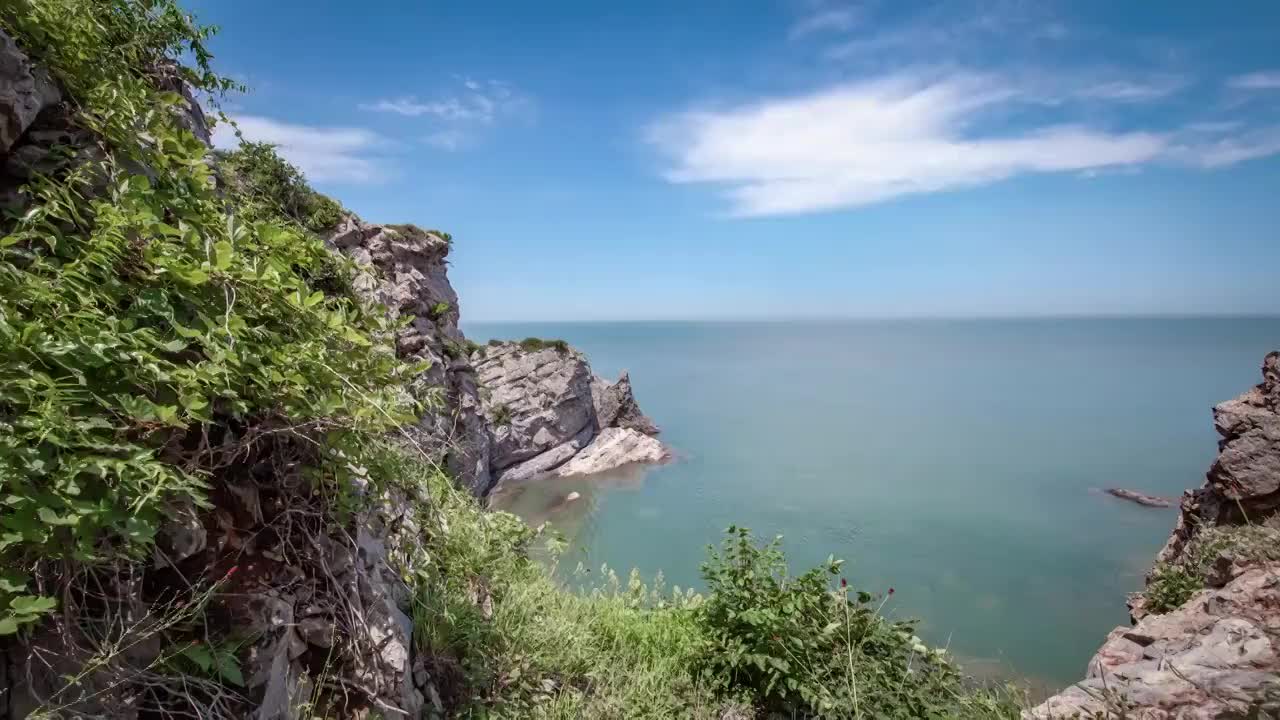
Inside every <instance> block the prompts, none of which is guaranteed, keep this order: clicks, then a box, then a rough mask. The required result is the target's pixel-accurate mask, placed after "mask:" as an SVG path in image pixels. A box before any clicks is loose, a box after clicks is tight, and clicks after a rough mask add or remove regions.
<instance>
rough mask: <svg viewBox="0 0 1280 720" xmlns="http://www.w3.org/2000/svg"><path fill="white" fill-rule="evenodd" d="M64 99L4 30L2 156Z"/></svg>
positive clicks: (0, 34)
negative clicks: (43, 113) (42, 113)
mask: <svg viewBox="0 0 1280 720" xmlns="http://www.w3.org/2000/svg"><path fill="white" fill-rule="evenodd" d="M61 99H62V94H61V93H60V92H59V91H58V87H57V85H55V84H54V82H53V80H52V79H51V78H50V77H49V75H48V73H46V72H44V70H42V69H40V68H38V67H35V66H33V65H32V64H31V60H30V59H29V58H28V57H27V55H26V53H24V52H22V50H20V49H19V48H18V45H17V43H15V42H14V41H13V38H12V37H10V36H9V34H8V33H6V32H4V31H3V30H0V153H6V152H8V151H9V149H10V148H11V147H13V145H14V143H16V142H17V141H18V138H20V137H22V134H23V133H24V132H26V130H27V128H28V127H30V125H31V123H33V122H35V119H36V116H37V115H39V114H40V112H41V111H42V110H44V109H45V108H47V107H50V106H52V105H54V104H55V103H57V102H58V101H59V100H61Z"/></svg>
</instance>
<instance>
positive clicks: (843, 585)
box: [840, 578, 849, 588]
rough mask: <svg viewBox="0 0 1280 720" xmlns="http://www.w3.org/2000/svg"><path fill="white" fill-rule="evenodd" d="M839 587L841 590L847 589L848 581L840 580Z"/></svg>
mask: <svg viewBox="0 0 1280 720" xmlns="http://www.w3.org/2000/svg"><path fill="white" fill-rule="evenodd" d="M840 587H842V588H847V587H849V581H848V580H845V579H844V578H840Z"/></svg>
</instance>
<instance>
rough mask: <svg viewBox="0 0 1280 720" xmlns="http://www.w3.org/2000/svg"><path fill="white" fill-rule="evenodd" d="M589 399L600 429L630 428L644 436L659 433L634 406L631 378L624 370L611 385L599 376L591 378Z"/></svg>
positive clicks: (651, 421)
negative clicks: (594, 409)
mask: <svg viewBox="0 0 1280 720" xmlns="http://www.w3.org/2000/svg"><path fill="white" fill-rule="evenodd" d="M591 399H592V402H593V404H594V405H595V408H596V421H597V423H598V424H599V425H600V427H602V428H608V427H620V428H631V429H632V430H637V431H639V432H641V433H644V434H645V435H657V434H658V433H659V432H661V431H660V430H659V429H658V426H657V425H655V424H654V422H653V420H650V419H649V416H647V415H645V414H644V412H642V411H641V410H640V406H639V405H637V404H636V398H635V395H634V394H633V393H632V391H631V376H630V375H629V374H628V373H627V372H626V371H625V370H624V371H622V374H621V375H619V376H618V380H617V381H616V382H614V383H613V384H610V383H609V382H607V381H606V380H604V379H603V378H601V377H599V376H596V377H593V378H592V379H591Z"/></svg>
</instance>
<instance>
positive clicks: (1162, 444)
mask: <svg viewBox="0 0 1280 720" xmlns="http://www.w3.org/2000/svg"><path fill="white" fill-rule="evenodd" d="M463 329H464V330H465V332H466V333H467V335H468V337H470V338H471V339H473V340H476V341H479V342H484V341H487V340H489V339H491V338H502V339H520V338H524V337H530V336H533V337H541V338H547V339H551V338H562V339H564V340H567V341H568V342H570V343H571V344H572V345H574V346H575V347H577V348H579V349H580V350H582V351H583V352H585V353H586V355H587V357H588V358H589V359H590V362H591V365H592V368H593V370H594V371H595V372H596V373H597V374H599V375H602V376H604V377H606V378H610V379H612V378H613V377H616V376H617V374H618V373H619V372H621V371H622V370H624V369H626V370H628V371H630V374H631V381H632V385H633V387H634V389H635V394H636V397H637V399H638V401H639V404H640V406H641V407H642V408H643V409H644V411H645V412H646V413H647V414H649V415H650V416H651V417H652V418H653V419H654V420H655V421H656V422H657V423H658V424H659V425H660V426H661V427H662V430H663V432H662V439H663V440H665V441H666V442H667V443H668V444H669V445H671V446H672V447H673V448H674V449H675V451H676V453H677V454H678V459H677V460H676V462H674V463H672V464H669V465H666V466H662V467H657V468H651V469H636V468H631V469H627V470H625V471H622V472H618V473H612V474H606V475H602V476H597V477H590V478H575V479H557V480H550V481H537V482H532V483H528V484H525V485H523V486H518V487H512V488H505V489H503V491H502V492H501V493H500V494H499V495H498V496H497V497H496V498H495V500H494V504H495V505H496V506H498V507H500V508H503V509H507V510H510V511H512V512H515V513H516V514H518V515H520V516H522V517H523V518H525V519H526V520H527V521H528V522H530V523H531V524H534V525H537V524H541V523H543V522H550V523H551V525H552V527H554V528H556V529H557V530H558V531H560V532H561V533H562V534H563V535H564V538H565V540H567V541H568V545H567V549H566V550H565V551H564V554H563V555H562V557H561V558H560V560H559V563H558V565H557V567H558V568H562V569H563V568H567V567H572V566H576V565H577V563H578V562H582V563H583V564H584V565H585V566H586V567H589V568H598V567H599V566H600V565H601V564H607V565H608V566H609V567H611V568H615V569H617V570H618V571H619V572H620V573H624V574H625V573H626V572H628V571H629V570H631V569H632V568H635V569H638V570H639V572H640V573H641V575H642V576H643V577H645V578H649V579H652V578H653V577H655V576H656V575H657V573H659V572H661V573H662V575H663V577H664V579H665V582H666V584H667V586H668V587H670V586H673V585H679V586H681V587H693V588H695V589H696V588H699V587H701V579H700V575H699V566H700V564H701V563H702V562H703V560H704V559H705V557H706V548H707V546H708V545H709V544H715V543H718V542H719V541H720V539H721V538H722V537H723V533H724V530H725V529H726V528H727V527H728V526H730V525H738V526H746V527H749V528H751V529H752V531H753V532H755V533H756V534H757V535H759V536H760V537H762V538H773V537H775V536H781V537H782V544H783V547H784V549H785V550H786V553H787V556H788V560H789V562H790V563H791V566H792V568H793V569H794V570H796V571H799V570H803V569H804V568H807V567H809V566H812V565H814V564H817V563H819V562H822V561H823V560H824V559H825V558H827V556H828V555H834V556H835V557H837V558H843V559H845V560H846V565H845V568H844V570H845V576H846V577H847V578H848V581H849V583H850V585H851V586H854V587H856V588H858V589H861V590H866V591H868V592H872V593H875V594H885V593H887V592H888V589H889V588H893V589H894V593H893V594H892V596H891V597H890V599H889V601H888V602H887V604H886V605H885V607H884V610H883V612H885V613H886V614H889V615H892V616H893V617H895V618H902V619H905V618H916V619H918V620H919V634H920V635H921V637H923V638H925V639H926V640H928V641H929V642H931V643H933V644H937V645H940V646H946V647H947V648H948V649H949V650H950V652H951V653H952V654H953V656H955V657H956V658H958V659H959V660H960V662H961V663H963V664H964V665H965V666H966V669H968V670H969V671H970V672H971V673H974V674H976V675H978V676H980V677H985V678H994V679H1010V678H1012V679H1017V680H1019V681H1022V682H1025V683H1027V684H1029V685H1030V686H1031V687H1033V688H1038V689H1040V690H1043V691H1048V690H1053V689H1055V688H1059V687H1063V686H1065V685H1068V684H1070V683H1071V682H1073V681H1076V680H1078V679H1080V678H1081V677H1082V676H1083V673H1084V671H1085V667H1086V664H1087V662H1088V660H1089V658H1090V657H1091V656H1092V654H1093V653H1094V652H1095V650H1096V649H1097V648H1098V646H1099V645H1100V644H1101V643H1102V641H1103V638H1104V637H1105V636H1106V634H1107V632H1108V631H1110V630H1111V629H1112V628H1114V627H1115V626H1117V625H1121V624H1125V623H1127V620H1128V617H1127V613H1126V609H1125V604H1124V600H1125V595H1126V593H1129V592H1133V591H1136V590H1138V589H1140V588H1141V586H1142V578H1143V575H1144V574H1145V573H1146V571H1147V570H1148V568H1149V567H1150V565H1151V562H1152V559H1153V557H1154V555H1155V553H1156V551H1157V550H1159V548H1160V547H1161V545H1162V544H1163V542H1164V540H1165V538H1166V537H1167V536H1168V534H1169V531H1170V529H1171V527H1172V526H1173V523H1174V519H1175V517H1176V510H1172V509H1158V508H1149V507H1143V506H1139V505H1136V504H1133V503H1130V502H1126V501H1123V500H1119V499H1116V498H1114V497H1111V496H1108V495H1106V494H1104V493H1103V492H1102V489H1104V488H1108V487H1123V488H1130V489H1135V490H1140V491H1142V492H1146V493H1150V494H1155V495H1163V496H1168V497H1174V498H1176V497H1177V496H1178V495H1180V494H1181V493H1182V491H1183V490H1184V489H1186V488H1190V487H1197V486H1199V485H1200V484H1201V483H1202V482H1203V480H1204V473H1205V471H1206V470H1207V469H1208V467H1209V464H1210V463H1211V461H1212V460H1213V457H1214V454H1215V452H1216V450H1217V445H1216V443H1217V435H1216V433H1215V432H1214V429H1213V421H1212V414H1211V409H1212V407H1213V405H1214V404H1216V403H1218V402H1221V401H1224V400H1227V399H1230V398H1233V397H1235V396H1237V395H1239V394H1240V393H1241V392H1243V391H1245V390H1246V389H1247V388H1248V387H1250V386H1251V385H1254V384H1255V383H1257V382H1258V381H1259V377H1260V376H1259V367H1260V365H1261V362H1262V359H1263V356H1264V355H1265V354H1266V353H1267V352H1268V351H1270V350H1274V349H1278V348H1280V318H1185V319H1182V318H1158V319H1152V318H1131V319H1111V318H1108V319H1010V320H987V319H984V320H848V321H769V322H618V323H505V324H496V323H471V324H465V325H464V328H463ZM571 492H577V493H579V495H580V499H578V500H577V501H575V502H569V503H566V502H564V500H565V498H566V497H567V496H568V495H569V493H571Z"/></svg>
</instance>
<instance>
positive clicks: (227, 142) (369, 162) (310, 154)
mask: <svg viewBox="0 0 1280 720" xmlns="http://www.w3.org/2000/svg"><path fill="white" fill-rule="evenodd" d="M233 119H234V120H235V122H236V124H237V125H238V126H239V127H240V132H241V133H242V134H243V135H244V138H245V139H246V140H249V141H251V142H265V143H271V144H273V145H277V146H278V149H279V152H280V155H281V156H283V157H284V158H285V159H286V160H288V161H289V162H291V163H293V164H294V165H296V166H297V167H298V168H299V169H300V170H302V172H303V173H304V174H305V175H306V176H307V179H309V180H311V181H313V182H352V183H368V182H376V181H377V180H380V179H381V178H382V177H384V176H385V172H384V170H383V168H382V166H381V164H380V163H379V161H378V159H377V157H376V155H375V152H376V149H377V148H378V147H379V146H380V145H383V144H385V140H384V139H383V138H382V137H381V136H379V135H378V134H377V133H374V132H372V131H370V130H365V129H363V128H341V127H337V128H335V127H316V126H310V125H296V124H292V123H286V122H280V121H279V120H273V119H271V118H267V117H261V116H258V115H239V116H237V117H235V118H233ZM213 144H214V147H217V148H219V149H223V150H230V149H234V148H236V147H237V146H238V145H239V140H238V139H237V138H236V134H235V128H233V127H231V126H230V125H228V124H225V123H223V124H219V125H218V126H217V127H216V128H215V129H214V133H213Z"/></svg>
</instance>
